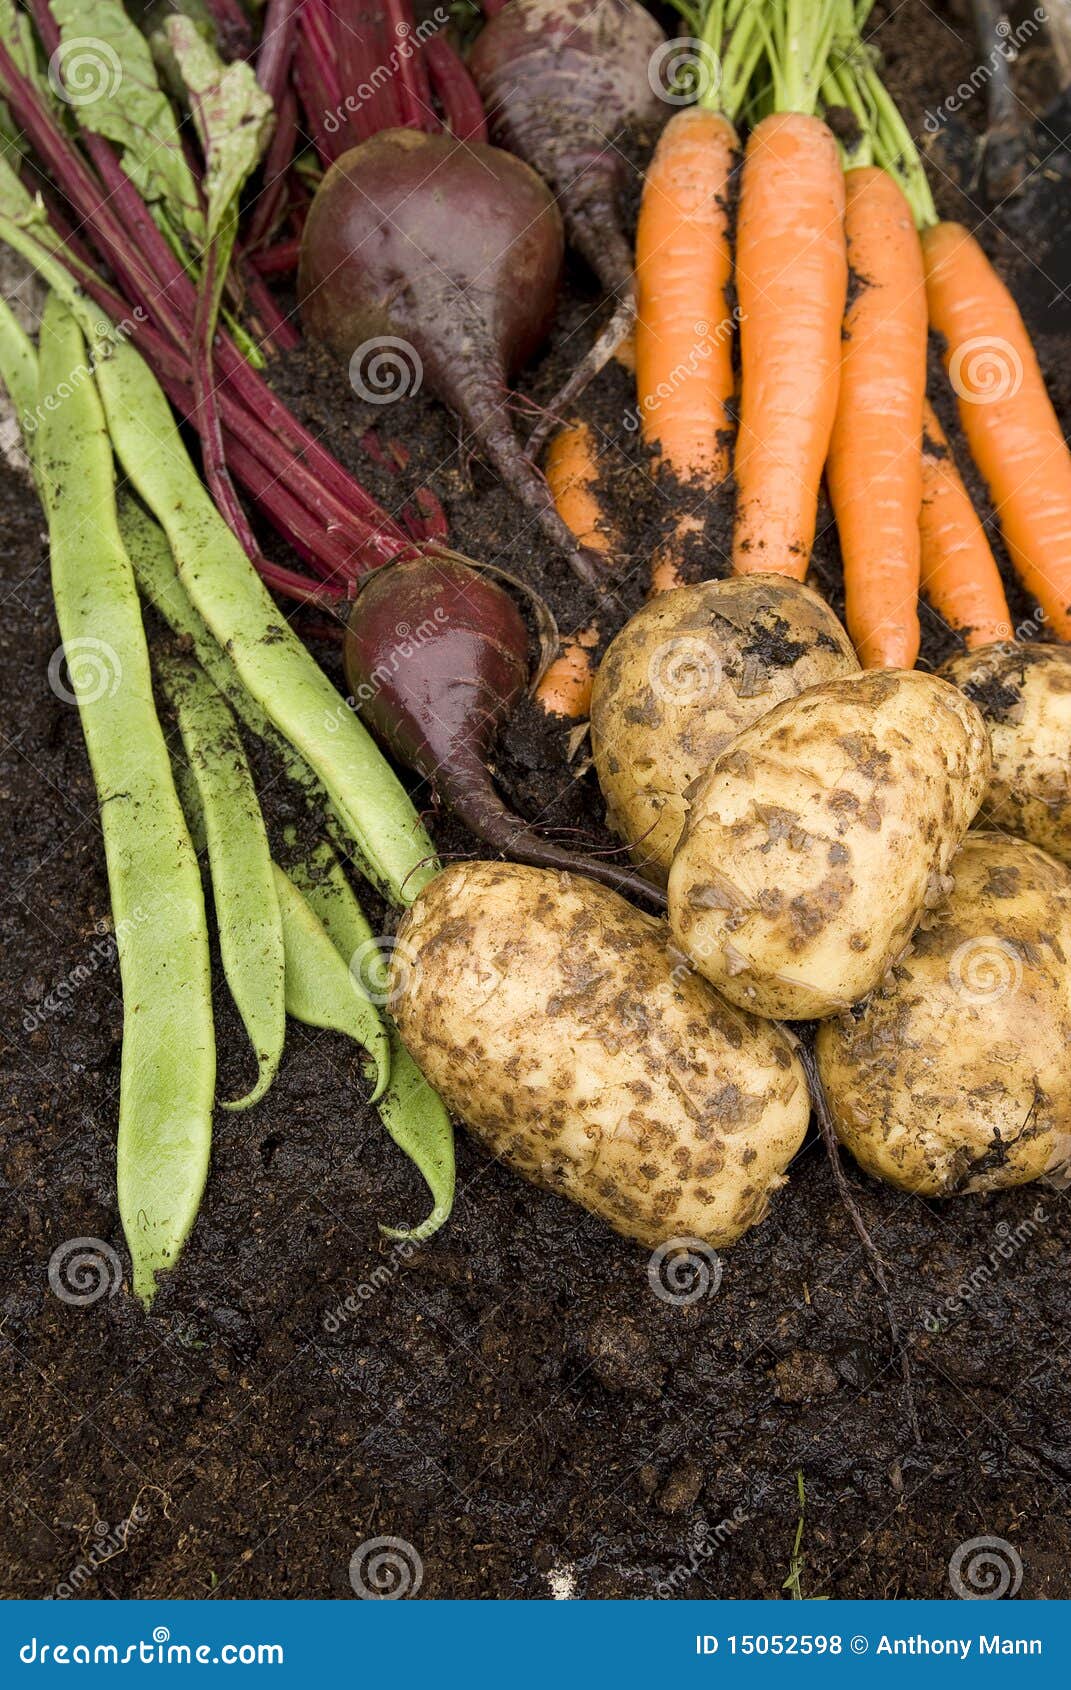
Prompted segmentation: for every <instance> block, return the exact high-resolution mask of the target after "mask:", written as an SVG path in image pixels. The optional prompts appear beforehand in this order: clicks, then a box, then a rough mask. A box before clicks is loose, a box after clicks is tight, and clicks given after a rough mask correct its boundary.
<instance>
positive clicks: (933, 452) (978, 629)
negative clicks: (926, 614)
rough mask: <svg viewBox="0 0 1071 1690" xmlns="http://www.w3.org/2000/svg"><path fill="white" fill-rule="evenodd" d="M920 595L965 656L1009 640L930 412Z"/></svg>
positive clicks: (984, 546)
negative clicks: (957, 636)
mask: <svg viewBox="0 0 1071 1690" xmlns="http://www.w3.org/2000/svg"><path fill="white" fill-rule="evenodd" d="M919 536H920V539H921V542H922V590H923V593H924V594H925V596H926V598H927V600H928V601H929V603H930V604H931V605H932V606H933V608H934V610H936V611H937V613H938V615H939V616H942V617H943V618H944V620H945V621H946V622H947V623H948V625H949V627H950V628H954V629H955V630H956V632H957V633H958V634H962V636H963V639H964V642H965V644H966V646H967V649H968V651H973V650H974V649H975V648H976V647H977V646H983V645H990V644H992V642H993V641H994V640H1008V639H1011V636H1012V625H1011V613H1010V611H1009V610H1008V601H1007V599H1006V598H1005V597H1004V587H1003V584H1002V582H1001V579H1000V571H999V570H998V568H997V565H996V561H995V559H994V557H993V553H992V550H991V549H990V545H989V541H988V540H987V539H986V532H985V529H984V528H983V527H982V524H981V522H980V521H979V519H978V513H977V511H976V510H975V508H974V506H973V504H972V503H971V496H970V494H969V493H968V491H967V489H966V487H965V486H964V485H963V478H962V477H961V475H960V473H959V470H958V469H957V468H956V460H955V458H954V457H953V456H952V452H951V448H950V447H949V444H948V441H947V440H946V438H945V434H944V430H943V429H942V427H941V424H940V423H939V422H938V420H937V417H936V414H935V413H934V410H933V407H932V406H931V405H930V403H929V401H928V400H927V402H926V407H925V411H924V413H923V440H922V513H921V516H920V517H919Z"/></svg>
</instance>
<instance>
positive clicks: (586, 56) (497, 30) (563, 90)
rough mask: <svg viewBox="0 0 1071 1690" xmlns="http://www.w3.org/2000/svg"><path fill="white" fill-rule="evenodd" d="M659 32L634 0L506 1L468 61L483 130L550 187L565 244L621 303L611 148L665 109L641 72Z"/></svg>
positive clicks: (617, 181)
mask: <svg viewBox="0 0 1071 1690" xmlns="http://www.w3.org/2000/svg"><path fill="white" fill-rule="evenodd" d="M665 39H666V38H665V35H664V34H663V33H662V30H661V29H660V28H659V26H658V24H657V23H656V22H655V20H654V18H653V17H652V16H651V14H650V12H648V11H646V10H645V9H644V7H643V6H641V5H639V4H638V3H637V0H594V4H593V3H592V0H509V4H508V5H506V6H505V7H504V8H503V9H502V11H501V12H499V13H498V15H497V16H496V17H494V18H492V19H491V21H490V22H489V23H488V24H486V25H485V27H484V28H483V29H482V30H481V31H480V34H479V35H478V36H477V38H476V44H475V46H474V47H473V49H472V53H471V54H470V56H469V70H470V71H471V72H472V75H473V78H474V80H475V82H476V86H477V87H478V89H479V90H480V93H481V95H482V96H483V103H484V106H485V107H486V109H487V118H488V122H489V124H490V127H491V134H492V135H493V136H494V138H495V140H496V141H500V142H501V143H502V145H503V146H504V147H508V148H509V149H510V151H511V152H515V153H516V154H517V155H518V156H519V157H520V158H523V159H524V160H526V162H527V163H528V164H530V165H531V166H532V168H533V169H534V170H537V171H538V172H539V174H540V176H542V177H543V178H544V180H545V181H547V182H549V183H550V186H551V187H552V188H553V190H554V193H555V195H556V196H557V199H558V202H559V204H560V206H561V208H562V213H563V215H564V217H565V229H566V233H567V235H568V236H569V239H570V241H571V242H572V244H573V245H574V246H575V247H576V248H577V250H578V251H579V252H580V253H582V254H583V256H584V258H585V259H586V260H587V262H588V263H589V264H590V265H591V268H592V269H593V270H594V272H595V274H596V275H597V276H598V278H599V280H600V281H601V282H602V285H603V287H604V288H605V289H606V290H607V292H608V293H611V294H614V295H616V296H617V297H618V298H620V299H626V300H627V299H630V298H631V294H632V267H633V265H632V247H631V243H630V241H629V239H628V237H627V236H626V233H625V230H624V227H623V224H622V215H621V194H622V190H623V188H624V186H625V183H626V180H627V171H628V165H627V163H626V161H625V159H624V157H623V156H622V153H621V151H620V147H621V142H622V140H623V139H624V138H625V137H626V135H627V133H628V131H630V130H643V129H654V128H655V127H656V126H657V125H659V124H660V123H661V121H662V120H664V118H665V116H666V113H667V107H666V106H665V104H664V103H663V101H662V100H661V99H660V98H659V96H658V94H657V92H656V89H657V88H658V86H659V79H658V75H657V66H656V67H655V70H654V71H652V69H651V59H652V55H653V54H654V53H656V52H657V51H658V49H659V47H661V46H662V45H663V43H664V42H665Z"/></svg>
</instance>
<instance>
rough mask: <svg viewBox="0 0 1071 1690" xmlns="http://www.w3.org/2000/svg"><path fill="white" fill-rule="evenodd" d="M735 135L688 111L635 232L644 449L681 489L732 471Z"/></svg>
mask: <svg viewBox="0 0 1071 1690" xmlns="http://www.w3.org/2000/svg"><path fill="white" fill-rule="evenodd" d="M736 153H737V138H736V130H735V129H734V128H733V126H732V124H731V123H730V122H729V120H728V119H727V118H725V117H723V116H722V114H721V113H720V112H716V111H707V110H706V109H705V108H704V107H702V106H685V107H684V108H683V109H682V110H680V111H678V112H676V113H675V114H674V115H673V117H671V118H670V120H669V122H668V123H667V125H666V127H665V129H663V131H662V136H661V139H660V140H659V143H658V146H657V148H656V149H655V155H654V158H653V159H652V160H651V163H650V165H649V166H648V169H647V176H646V180H645V181H644V185H643V199H642V202H641V204H640V216H639V223H638V225H637V228H636V392H637V399H638V409H639V413H640V421H641V426H642V429H643V437H644V439H645V440H646V441H647V442H648V443H649V444H650V445H653V446H656V447H657V449H658V453H659V457H660V459H661V462H662V463H664V464H666V465H667V467H668V468H669V469H671V470H672V471H673V472H674V474H675V475H676V476H677V477H678V478H679V479H680V480H681V481H699V482H702V483H705V484H706V485H708V486H714V485H716V484H717V483H718V482H720V481H723V480H724V479H725V476H726V475H727V474H728V470H729V449H728V444H727V441H728V428H729V408H728V407H729V401H730V399H731V398H732V396H733V356H732V352H733V347H732V321H731V318H730V316H729V310H728V306H727V304H726V289H727V288H728V286H729V283H730V281H731V280H732V248H731V246H730V241H729V179H730V175H731V173H732V169H733V165H734V163H735V160H736Z"/></svg>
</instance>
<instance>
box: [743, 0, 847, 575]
mask: <svg viewBox="0 0 1071 1690" xmlns="http://www.w3.org/2000/svg"><path fill="white" fill-rule="evenodd" d="M761 10H762V12H763V17H764V28H765V29H766V31H767V34H768V47H767V63H768V67H769V71H770V75H771V78H772V90H773V110H772V111H771V112H770V114H769V116H767V117H764V118H763V119H762V121H761V122H760V123H758V124H756V126H755V128H754V129H753V130H752V131H751V135H750V137H749V139H748V144H747V151H746V152H745V154H744V170H743V177H742V181H741V186H740V212H739V217H738V220H737V229H736V292H737V300H738V303H739V317H740V364H741V370H740V428H739V433H738V435H737V441H736V465H735V467H736V513H735V525H734V530H733V569H734V570H735V571H736V573H737V574H740V575H746V574H752V573H755V572H758V571H762V570H768V571H770V572H772V573H775V574H778V575H791V576H794V577H795V578H796V580H798V581H802V580H803V578H804V576H805V575H806V573H807V565H808V562H809V560H810V555H811V546H812V544H813V542H814V530H815V521H816V518H817V512H818V487H819V482H820V480H821V476H822V466H823V464H824V463H825V461H826V455H827V453H828V450H829V441H830V436H831V435H832V433H833V421H834V418H835V416H836V410H837V394H838V391H839V387H840V352H841V346H840V335H841V324H842V320H843V317H844V303H845V298H846V295H847V291H848V259H847V252H846V246H845V237H844V172H843V170H842V169H841V165H840V159H839V155H838V153H837V143H836V142H835V140H834V139H833V135H832V133H831V131H830V130H829V129H828V128H827V127H826V125H825V124H824V123H823V122H822V120H821V118H819V117H816V116H815V107H816V105H817V101H818V94H819V89H820V86H821V83H822V79H823V76H824V74H825V67H826V62H827V60H828V58H829V55H830V48H831V44H832V41H833V34H834V27H835V25H837V24H838V21H839V16H840V13H841V12H842V10H843V6H842V3H841V0H767V3H766V4H765V5H764V6H763V7H762V8H761Z"/></svg>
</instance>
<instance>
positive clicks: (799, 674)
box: [591, 575, 859, 886]
mask: <svg viewBox="0 0 1071 1690" xmlns="http://www.w3.org/2000/svg"><path fill="white" fill-rule="evenodd" d="M858 668H859V665H858V663H857V662H856V658H855V653H854V652H853V650H852V645H851V641H850V640H849V638H848V636H847V634H846V633H845V632H844V629H843V628H842V627H841V625H840V623H839V622H838V621H837V618H836V617H835V616H834V614H833V612H832V611H831V610H830V608H829V606H828V605H827V604H826V603H825V602H824V600H822V599H820V598H819V597H818V594H817V593H812V592H811V590H810V588H809V587H804V586H801V585H800V583H799V582H798V581H791V580H788V579H786V578H784V577H782V576H779V575H743V576H739V577H738V578H737V579H736V580H732V581H704V582H702V583H701V584H700V585H699V586H697V587H677V588H675V589H674V591H673V592H670V593H663V594H661V595H660V596H659V597H658V598H656V599H653V600H652V601H651V603H650V604H648V605H645V606H644V608H643V609H642V610H641V611H639V612H638V614H637V615H635V616H634V617H633V618H632V620H631V622H628V623H626V625H625V626H624V628H622V630H621V632H620V633H619V634H618V635H617V637H616V639H614V640H613V641H612V642H611V644H610V646H609V647H608V649H607V652H606V655H605V657H604V658H603V660H602V663H601V665H600V667H599V671H598V674H597V675H596V677H595V686H594V689H593V691H592V696H591V744H592V752H593V755H594V758H595V768H596V772H597V773H598V777H599V784H600V786H601V787H602V791H603V796H604V798H605V799H606V805H607V820H608V822H609V824H610V826H611V827H612V828H613V829H614V831H615V833H617V834H618V835H619V836H620V837H621V838H622V839H624V840H626V841H627V842H628V845H629V849H630V851H631V854H632V858H633V861H634V862H635V863H636V864H637V865H638V866H639V868H640V869H641V870H642V871H643V873H644V874H646V875H648V876H649V877H650V878H651V879H652V880H655V881H657V882H658V884H659V885H662V886H664V885H665V881H666V875H667V874H668V873H669V865H670V863H671V862H672V860H673V851H674V848H675V846H676V844H677V840H678V839H679V838H680V834H681V828H682V827H683V825H684V812H685V802H684V793H685V790H686V788H687V787H689V786H690V785H691V783H692V782H693V781H694V780H695V779H696V777H697V776H699V775H701V774H703V773H705V771H706V770H707V769H708V768H709V767H710V765H711V763H712V762H713V761H714V759H715V757H716V756H717V755H718V753H719V752H720V751H723V750H724V749H725V747H726V746H727V745H728V743H729V741H730V740H731V739H733V738H734V737H735V736H736V735H737V734H738V733H739V732H740V730H741V728H746V727H747V726H748V725H749V724H750V723H751V722H754V721H756V720H757V719H758V717H759V716H762V715H764V714H765V712H766V711H767V710H772V708H773V706H774V705H775V704H780V703H781V701H782V699H785V698H793V697H794V696H795V695H796V693H798V692H802V691H803V690H804V688H805V687H811V686H814V685H815V684H816V683H817V682H818V681H825V680H832V679H833V678H834V677H835V676H837V675H850V674H854V673H855V672H856V671H857V670H858Z"/></svg>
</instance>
